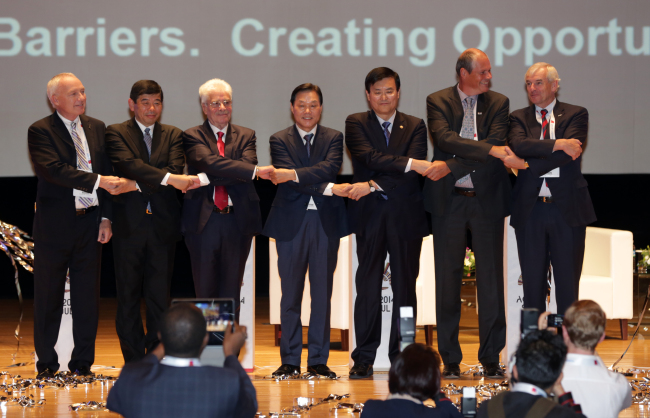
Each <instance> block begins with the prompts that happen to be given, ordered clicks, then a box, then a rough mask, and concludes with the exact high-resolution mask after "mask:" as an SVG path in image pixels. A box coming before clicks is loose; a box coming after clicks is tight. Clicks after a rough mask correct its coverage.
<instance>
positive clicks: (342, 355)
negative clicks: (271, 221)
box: [0, 298, 650, 418]
mask: <svg viewBox="0 0 650 418" xmlns="http://www.w3.org/2000/svg"><path fill="white" fill-rule="evenodd" d="M268 303H269V302H268V298H258V300H257V301H256V318H255V321H256V335H255V342H256V350H255V370H254V371H253V372H252V373H249V375H250V377H251V379H252V380H253V384H254V385H255V388H256V390H257V398H258V404H259V412H261V413H263V414H268V412H269V411H273V412H279V411H280V410H281V409H282V408H284V407H291V406H292V405H293V403H294V398H296V397H310V398H324V397H326V396H328V395H330V394H337V395H344V394H349V398H347V399H346V400H345V402H353V403H358V402H365V401H366V400H368V399H384V398H385V397H386V395H387V394H388V374H387V373H385V372H384V373H375V375H374V376H373V378H371V379H364V380H356V381H350V380H349V379H348V377H347V374H348V353H347V352H344V351H341V349H340V346H341V344H340V343H341V333H340V332H339V330H335V329H334V330H332V346H333V348H332V350H331V351H330V358H329V362H328V365H329V366H330V368H332V370H334V371H335V372H336V373H337V374H338V375H339V376H341V378H340V379H339V380H326V379H323V380H291V381H280V382H276V381H274V380H271V379H266V378H265V377H266V376H269V375H270V374H271V373H272V372H273V371H274V370H275V369H276V368H277V367H278V366H279V365H280V354H279V348H278V347H276V346H275V345H274V339H273V338H274V326H273V325H269V324H268V318H269V316H268V312H269V309H268ZM32 311H33V301H32V300H26V301H25V316H24V319H23V322H22V326H21V331H20V335H21V343H20V348H19V350H18V352H16V339H15V337H14V331H15V329H16V325H17V324H18V318H19V305H18V301H14V300H3V303H2V304H1V307H0V371H5V372H8V373H9V374H11V375H13V376H15V375H21V376H22V377H23V378H28V377H33V376H35V372H34V360H33V357H32V352H33V350H34V342H33V315H32ZM115 312H116V301H115V299H102V301H101V314H100V323H99V331H98V335H97V350H96V360H95V365H94V366H93V371H94V372H95V373H97V374H104V375H110V376H118V375H119V372H120V369H121V367H122V365H123V359H122V354H121V352H120V348H119V343H118V339H117V334H116V333H115ZM143 317H144V312H143ZM306 330H307V329H306V328H304V330H303V341H304V342H305V343H306V341H307V334H306ZM631 330H632V329H631ZM435 333H436V331H435V328H434V331H433V334H434V335H433V337H434V338H433V341H434V347H435V345H436V344H435V341H436V339H435V337H436V335H435ZM607 336H608V338H607V339H606V340H605V341H604V342H603V343H602V344H601V345H600V346H599V350H598V351H599V354H600V356H601V357H602V358H603V360H604V362H605V364H606V365H611V364H612V363H614V362H615V361H616V360H617V359H618V358H619V357H620V356H621V354H622V353H623V351H625V349H626V348H627V345H628V343H629V340H628V341H623V340H621V339H620V328H619V322H618V321H616V320H612V321H608V325H607ZM630 336H631V335H630ZM350 338H354V337H353V336H352V335H350ZM416 341H418V342H422V343H424V341H425V335H424V330H423V329H420V328H419V329H418V331H417V336H416ZM460 342H461V346H462V349H463V353H464V359H463V364H462V365H461V370H462V371H466V370H468V369H469V368H470V367H471V366H475V365H477V364H478V360H477V357H476V356H477V350H478V329H477V318H476V310H475V309H474V308H473V307H468V306H467V305H463V311H462V318H461V333H460ZM649 348H650V344H649V343H648V342H647V341H646V339H645V337H643V336H641V339H639V340H635V341H634V342H633V344H632V346H631V347H630V350H629V352H628V353H627V355H626V356H625V358H624V359H623V360H622V361H621V362H620V363H619V366H618V367H619V368H620V369H628V368H630V367H632V366H635V367H647V366H650V364H649V361H648V360H649V359H650V355H649V353H648V350H649ZM14 355H15V357H14ZM306 356H307V350H306V346H305V348H303V355H302V367H303V369H305V368H306ZM16 363H26V365H24V366H19V367H9V366H11V365H13V364H16ZM2 379H3V380H4V382H3V383H0V384H8V383H12V382H11V378H10V377H9V376H8V375H4V376H2ZM494 382H497V383H499V382H498V381H491V380H483V379H480V378H474V377H470V376H463V377H462V378H461V379H460V380H455V381H443V383H442V384H443V386H444V385H447V384H448V383H454V384H455V385H457V386H474V385H478V384H483V383H494ZM109 391H110V384H109V385H102V384H99V383H94V384H92V385H79V387H77V388H70V389H54V388H47V389H43V390H40V389H39V390H29V391H27V393H26V395H28V396H29V395H33V396H34V398H35V399H37V400H38V399H42V398H45V404H44V406H43V407H36V408H23V407H21V406H18V405H12V404H11V403H8V404H6V405H2V404H1V403H0V414H1V416H2V417H5V416H18V415H20V416H24V417H32V416H34V417H36V416H37V417H72V416H83V417H88V418H90V417H100V416H113V417H119V415H118V414H114V413H111V412H107V411H103V410H100V411H85V412H71V411H70V410H69V405H70V404H73V403H79V402H88V401H97V402H104V401H106V397H107V396H108V392H109ZM14 395H15V394H14ZM0 396H7V394H6V393H0ZM334 405H335V403H334V404H330V405H329V406H326V405H321V406H317V407H315V408H313V409H312V410H311V411H310V415H309V416H310V417H320V416H323V417H328V416H337V415H336V414H335V413H334V412H331V411H330V410H329V408H331V407H332V406H334ZM340 415H341V414H339V415H338V416H340ZM344 415H346V416H348V417H354V416H357V417H358V414H347V413H346V414H344ZM620 416H621V417H640V416H650V409H649V408H648V407H647V406H646V407H640V406H639V405H632V407H630V408H629V409H627V410H625V411H623V412H622V413H621V415H620Z"/></svg>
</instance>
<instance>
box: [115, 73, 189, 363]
mask: <svg viewBox="0 0 650 418" xmlns="http://www.w3.org/2000/svg"><path fill="white" fill-rule="evenodd" d="M128 104H129V109H130V110H131V112H133V118H131V119H129V120H127V121H125V122H122V123H118V124H115V125H110V126H109V127H108V128H107V129H106V152H107V153H108V155H109V157H110V158H111V161H112V162H113V167H114V169H115V172H116V174H118V175H119V176H120V177H123V178H122V179H121V180H120V185H119V187H118V188H117V189H116V190H115V191H113V193H114V194H117V193H120V194H119V195H116V196H114V197H113V214H114V222H113V232H114V236H113V254H114V257H113V258H114V261H115V281H116V285H117V286H116V287H117V315H116V318H115V328H116V330H117V335H118V337H119V339H120V347H121V348H122V355H123V356H124V361H125V362H129V361H134V360H140V359H142V358H143V357H144V356H145V352H149V351H151V350H153V349H154V348H155V347H156V345H157V344H158V336H157V335H158V322H159V321H160V316H161V315H162V313H163V311H164V310H165V308H167V306H168V305H169V289H170V286H171V278H172V273H173V270H174V254H175V251H176V242H177V241H178V240H180V238H181V228H180V205H179V202H178V199H177V197H176V190H174V189H178V190H182V191H186V190H188V189H189V188H193V187H198V185H199V180H198V177H196V176H193V177H191V176H186V175H183V167H184V165H185V157H184V155H183V142H182V138H181V134H182V131H181V130H180V129H178V128H176V127H174V126H170V125H163V124H161V123H159V122H158V120H159V119H160V115H161V114H162V110H163V92H162V89H161V88H160V86H159V85H158V83H156V82H155V81H153V80H140V81H137V82H136V83H135V84H133V87H131V94H130V98H129V99H128ZM142 297H144V299H145V302H146V305H147V314H146V315H147V332H146V335H145V332H144V327H143V325H142V317H141V315H140V299H141V298H142Z"/></svg>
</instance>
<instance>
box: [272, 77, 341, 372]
mask: <svg viewBox="0 0 650 418" xmlns="http://www.w3.org/2000/svg"><path fill="white" fill-rule="evenodd" d="M290 108H291V113H292V114H293V118H294V121H295V122H296V123H295V125H291V126H290V127H288V128H286V129H283V130H281V131H280V132H277V133H275V134H273V135H271V139H270V140H269V142H270V144H271V158H272V164H273V166H274V167H275V170H274V171H273V172H272V174H271V180H272V181H273V182H274V183H275V184H279V186H278V191H277V193H276V195H275V199H274V200H273V207H272V208H271V212H270V213H269V217H268V219H267V221H266V225H265V226H264V231H263V234H264V235H267V236H269V237H271V238H275V240H276V246H277V249H278V271H279V273H280V278H281V279H282V280H281V285H282V301H281V303H280V309H281V313H280V321H281V326H282V338H281V340H280V356H281V357H282V365H281V366H280V368H278V369H277V370H276V371H275V372H274V373H273V375H275V376H281V375H294V374H299V373H300V355H301V353H302V323H301V321H300V307H301V304H302V294H303V290H304V286H305V274H306V273H307V270H308V269H309V284H310V289H311V295H310V296H311V316H310V318H309V334H308V339H309V340H308V351H309V352H308V357H307V371H308V372H311V373H315V374H318V375H321V376H326V377H336V374H335V373H334V372H333V371H331V370H330V369H329V368H328V367H327V359H328V357H329V348H330V299H331V298H332V284H333V280H334V270H335V269H336V261H337V256H338V249H339V242H340V241H339V240H340V239H341V237H344V236H346V235H348V233H349V232H348V223H347V217H346V213H345V202H343V197H342V196H347V191H348V190H349V188H350V185H348V184H335V183H336V175H337V173H338V172H339V170H340V168H341V164H342V162H343V134H342V133H341V132H338V131H335V130H334V129H330V128H326V127H324V126H321V125H319V124H318V121H319V120H320V115H321V112H322V111H323V93H322V92H321V89H320V87H318V86H317V85H314V84H311V83H305V84H301V85H299V86H298V87H296V88H295V89H294V90H293V92H292V93H291V106H290Z"/></svg>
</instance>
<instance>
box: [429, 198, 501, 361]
mask: <svg viewBox="0 0 650 418" xmlns="http://www.w3.org/2000/svg"><path fill="white" fill-rule="evenodd" d="M448 213H449V215H446V216H432V217H431V221H432V226H433V253H434V257H435V266H436V267H435V270H436V318H437V323H438V325H437V329H438V351H439V353H440V357H441V358H442V361H443V362H444V363H445V364H449V363H460V362H461V360H462V359H463V353H462V351H461V348H460V343H459V342H458V332H459V322H460V312H461V302H460V292H461V285H462V276H463V261H464V260H463V259H464V256H465V249H466V247H467V229H469V230H471V231H472V246H473V247H474V248H473V249H474V257H475V260H476V287H477V290H476V294H477V302H478V309H479V314H478V329H479V343H480V345H479V350H478V359H479V361H480V362H481V363H493V362H498V361H499V353H500V352H501V350H502V349H503V347H505V343H506V318H505V304H504V295H503V230H504V219H503V218H501V219H498V220H492V219H485V218H483V217H482V213H483V210H482V208H481V206H480V204H479V201H478V199H477V198H476V197H467V196H461V195H457V194H453V195H452V200H451V204H450V209H449V212H448Z"/></svg>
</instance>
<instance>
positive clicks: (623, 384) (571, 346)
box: [538, 300, 632, 417]
mask: <svg viewBox="0 0 650 418" xmlns="http://www.w3.org/2000/svg"><path fill="white" fill-rule="evenodd" d="M548 315H549V312H544V313H543V314H542V315H540V318H539V323H538V324H539V328H540V329H544V328H545V325H546V323H547V321H546V317H547V316H548ZM606 324H607V318H606V317H605V312H603V310H602V309H601V307H600V306H599V305H598V304H597V303H596V302H594V301H592V300H579V301H577V302H574V303H573V304H572V305H571V306H570V307H569V309H567V311H566V313H565V316H564V323H563V325H562V337H563V339H564V343H565V344H566V346H567V350H568V354H567V358H566V362H565V363H564V369H563V370H562V372H563V375H564V378H563V379H562V386H563V387H564V388H566V389H567V390H570V391H571V392H572V393H573V395H574V396H575V400H576V402H579V403H580V404H581V405H582V408H583V412H584V414H585V415H587V416H588V417H617V416H618V414H619V412H621V411H622V410H623V409H625V408H628V407H629V406H630V405H632V389H631V388H630V385H629V383H628V381H627V379H626V378H625V376H623V375H622V374H619V373H615V372H613V371H610V370H607V368H606V367H605V365H604V364H603V361H602V360H601V358H600V357H599V356H598V355H597V354H596V346H597V345H598V344H599V343H600V342H601V341H603V340H604V339H605V326H606ZM558 331H559V330H558Z"/></svg>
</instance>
